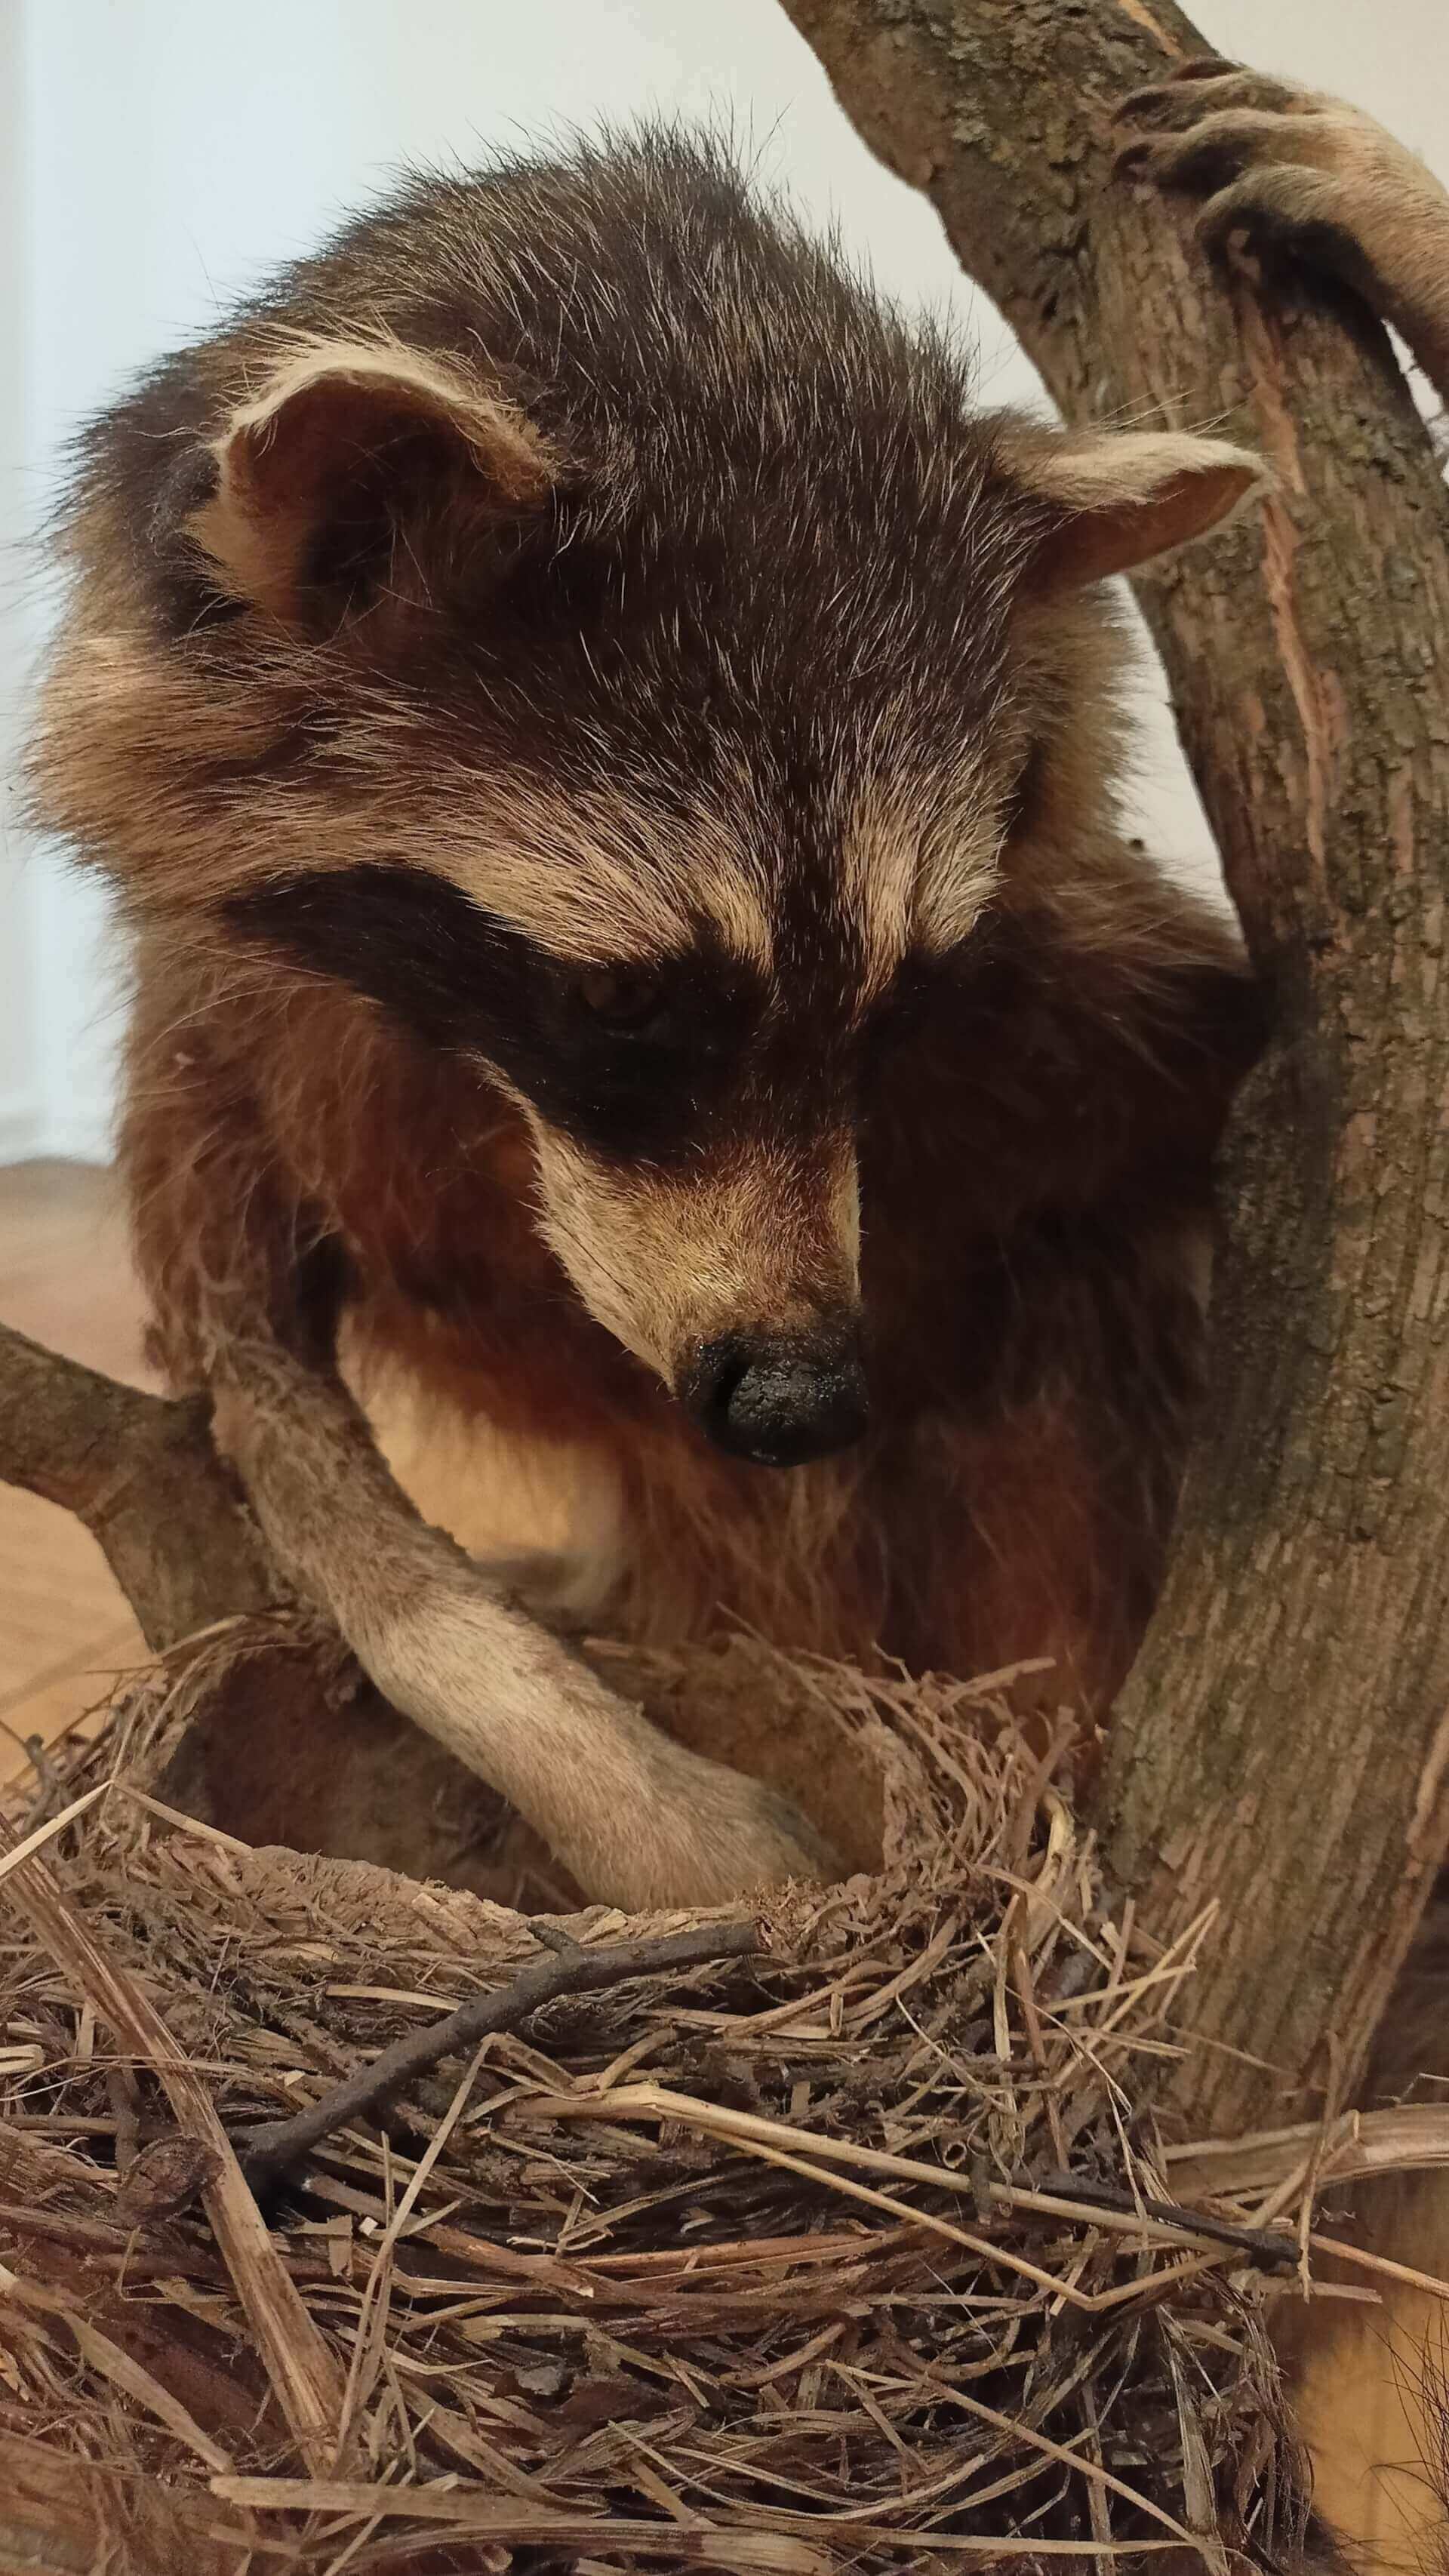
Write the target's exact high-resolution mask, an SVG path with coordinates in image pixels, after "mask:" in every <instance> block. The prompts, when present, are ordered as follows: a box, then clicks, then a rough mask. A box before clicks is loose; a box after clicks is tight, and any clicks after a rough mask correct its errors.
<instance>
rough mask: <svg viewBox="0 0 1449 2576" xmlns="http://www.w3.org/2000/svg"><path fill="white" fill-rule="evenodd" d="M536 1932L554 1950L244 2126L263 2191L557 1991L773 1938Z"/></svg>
mask: <svg viewBox="0 0 1449 2576" xmlns="http://www.w3.org/2000/svg"><path fill="white" fill-rule="evenodd" d="M538 1938H539V1940H540V1942H541V1943H542V1944H543V1945H544V1947H545V1949H546V1950H547V1951H549V1952H551V1953H552V1955H551V1956H548V1957H545V1958H542V1959H532V1960H530V1961H529V1963H528V1965H527V1966H526V1967H524V1968H521V1969H520V1970H519V1972H518V1975H517V1976H516V1977H515V1978H514V1979H513V1981H512V1983H511V1984H510V1985H506V1986H497V1987H495V1988H494V1989H493V1991H492V1992H491V1993H489V1994H486V1995H471V1996H470V1997H469V1999H468V2001H467V2003H465V2004H460V2005H459V2006H458V2009H457V2011H456V2012H450V2013H446V2014H445V2015H444V2016H443V2018H442V2020H441V2021H435V2022H430V2023H429V2025H428V2027H427V2028H426V2029H425V2030H420V2031H410V2032H408V2034H407V2035H406V2037H404V2038H402V2039H397V2040H394V2041H393V2044H392V2046H391V2047H390V2048H385V2049H383V2050H382V2052H381V2054H380V2055H379V2056H377V2057H375V2058H374V2059H373V2060H372V2062H371V2064H370V2065H368V2066H364V2067H359V2069H358V2071H357V2073H356V2074H355V2075H349V2076H348V2077H347V2079H346V2081H345V2082H344V2083H341V2084H337V2085H334V2086H333V2088H332V2090H331V2092H330V2093H324V2094H323V2095H322V2098H321V2100H320V2101H318V2102H314V2103H312V2104H311V2106H310V2107H309V2108H308V2109H307V2110H305V2111H298V2112H296V2113H295V2114H294V2116H293V2117H292V2118H291V2119H290V2120H269V2121H266V2122H264V2123H263V2124H261V2125H260V2126H259V2127H257V2128H254V2129H246V2130H243V2131H242V2132H241V2133H240V2135H239V2136H238V2137H237V2138H236V2140H235V2141H234V2143H235V2146H236V2150H237V2154H238V2156H239V2157H240V2159H241V2167H242V2171H243V2173H244V2174H245V2176H246V2179H247V2181H248V2183H249V2184H250V2185H251V2188H252V2191H253V2192H254V2193H255V2195H256V2197H257V2199H258V2200H259V2201H265V2200H266V2199H268V2198H269V2197H270V2196H271V2194H272V2193H273V2192H275V2191H276V2190H277V2189H278V2188H279V2187H280V2185H281V2184H282V2183H283V2182H285V2180H286V2178H287V2175H288V2174H289V2173H290V2172H291V2170H292V2168H293V2166H294V2165H296V2164H298V2163H300V2161H301V2159H302V2157H303V2156H305V2155H309V2154H310V2153H311V2151H312V2149H313V2148H314V2147H316V2146H320V2144H321V2142H322V2140H323V2139H324V2138H328V2137H330V2136H331V2135H332V2133H333V2131H334V2130H336V2129H342V2128H345V2127H346V2126H347V2125H348V2123H349V2122H350V2121H352V2120H355V2119H358V2118H359V2117H360V2116H361V2115H362V2114H363V2113H365V2112H368V2111H376V2110H377V2109H378V2108H379V2107H380V2105H381V2104H382V2103H384V2102H385V2101H386V2100H387V2099H388V2097H389V2096H390V2095H392V2094H394V2093H397V2092H399V2091H400V2090H401V2088H402V2086H403V2085H404V2084H410V2083H411V2082H412V2080H413V2078H414V2077H415V2076H418V2075H426V2074H427V2073H428V2071H429V2069H430V2068H432V2067H434V2066H436V2065H438V2063H439V2062H440V2060H441V2059H443V2058H445V2057H455V2056H457V2055H459V2054H460V2053H461V2052H462V2051H463V2050H465V2049H470V2048H476V2047H477V2045H478V2042H479V2040H480V2039H486V2038H487V2036H488V2034H489V2033H490V2031H498V2030H516V2029H517V2028H518V2025H519V2023H520V2022H523V2021H526V2020H527V2019H528V2016H529V2014H530V2013H534V2012H537V2011H538V2009H539V2006H540V2005H541V2004H549V2003H553V2002H554V2001H555V1999H556V1998H557V1997H558V1996H560V1995H580V1994H597V1993H598V1992H599V1991H600V1989H601V1988H603V1987H606V1986H618V1985H622V1984H623V1983H624V1981H625V1979H626V1978H629V1977H653V1976H659V1975H662V1974H664V1973H665V1972H666V1971H667V1970H669V1969H677V1968H699V1967H704V1966H705V1965H707V1964H708V1962H709V1961H711V1960H714V1959H740V1958H746V1957H748V1956H749V1955H750V1953H751V1952H753V1951H756V1950H763V1949H764V1948H765V1947H766V1946H767V1944H766V1939H765V1934H764V1931H763V1928H762V1926H761V1925H760V1924H759V1923H758V1922H757V1921H754V1920H752V1921H750V1922H748V1923H704V1924H699V1925H697V1926H694V1927H692V1928H691V1929H690V1930H688V1931H685V1932H667V1933H665V1934H664V1935H663V1936H662V1937H661V1938H660V1939H658V1940H655V1941H616V1942H613V1943H611V1944H610V1946H609V1947H608V1948H606V1949H590V1948H586V1947H585V1945H584V1944H583V1943H582V1942H578V1941H575V1940H573V1939H572V1937H571V1936H570V1935H569V1934H567V1933H565V1932H562V1931H561V1930H560V1929H559V1927H558V1926H557V1925H556V1924H552V1923H551V1924H549V1925H547V1927H545V1926H544V1925H542V1924H540V1925H539V1927H538Z"/></svg>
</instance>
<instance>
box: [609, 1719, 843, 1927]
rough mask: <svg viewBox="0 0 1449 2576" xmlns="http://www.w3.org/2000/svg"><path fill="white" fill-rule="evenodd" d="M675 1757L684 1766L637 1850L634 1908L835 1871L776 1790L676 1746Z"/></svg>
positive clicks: (713, 1901)
mask: <svg viewBox="0 0 1449 2576" xmlns="http://www.w3.org/2000/svg"><path fill="white" fill-rule="evenodd" d="M675 1760H676V1762H677V1763H678V1764H679V1765H681V1766H682V1768H681V1769H680V1770H679V1771H678V1772H675V1773H673V1776H672V1777H671V1779H670V1781H669V1785H668V1791H667V1796H666V1798H665V1801H664V1803H663V1806H662V1808H661V1811H660V1814H659V1816H658V1817H657V1819H654V1820H651V1823H650V1828H649V1849H648V1852H647V1855H646V1854H644V1853H641V1855H640V1858H641V1863H642V1871H641V1873H640V1874H639V1875H636V1882H635V1890H634V1894H633V1899H632V1901H633V1903H634V1904H635V1905H636V1906H640V1905H651V1906H654V1905H691V1906H694V1905H728V1904H731V1903H732V1902H733V1901H734V1900H735V1899H736V1898H738V1897H745V1896H752V1895H758V1894H762V1893H763V1892H764V1890H766V1889H767V1888H771V1887H779V1886H782V1885H783V1884H784V1882H785V1881H786V1880H787V1879H814V1880H820V1879H832V1878H839V1877H840V1875H841V1868H840V1863H839V1861H838V1860H837V1858H836V1856H835V1854H834V1853H833V1852H832V1851H831V1849H830V1847H829V1845H828V1843H826V1842H825V1841H823V1840H822V1838H821V1836H820V1835H819V1834H818V1833H817V1832H816V1830H815V1828H814V1826H813V1825H812V1824H811V1823H810V1820H809V1818H808V1817H807V1816H804V1815H802V1814H801V1812H800V1810H799V1808H798V1807H796V1806H795V1805H793V1804H792V1802H791V1800H790V1799H788V1798H784V1797H782V1796H781V1795H780V1793H779V1791H778V1790H777V1789H771V1788H769V1787H768V1786H767V1785H766V1783H765V1782H764V1781H763V1780H752V1779H750V1778H748V1777H747V1776H746V1774H745V1773H744V1772H742V1771H731V1770H729V1769H728V1768H727V1767H726V1766H725V1764H724V1763H722V1762H709V1761H706V1760H705V1759H704V1758H703V1757H702V1756H701V1755H699V1754H694V1753H685V1752H683V1751H682V1750H680V1749H678V1748H676V1752H675ZM671 1770H672V1771H673V1766H671ZM641 1821H642V1820H641Z"/></svg>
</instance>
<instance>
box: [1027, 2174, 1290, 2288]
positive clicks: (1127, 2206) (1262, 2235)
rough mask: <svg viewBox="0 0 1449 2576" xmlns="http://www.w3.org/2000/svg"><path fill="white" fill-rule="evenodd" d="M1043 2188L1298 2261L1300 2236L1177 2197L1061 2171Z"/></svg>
mask: <svg viewBox="0 0 1449 2576" xmlns="http://www.w3.org/2000/svg"><path fill="white" fill-rule="evenodd" d="M1038 2187H1039V2189H1041V2190H1042V2191H1048V2192H1060V2193H1061V2194H1062V2195H1063V2197H1064V2198H1065V2197H1067V2196H1068V2195H1069V2196H1070V2197H1071V2198H1072V2199H1073V2200H1080V2201H1085V2202H1086V2204H1087V2206H1088V2207H1089V2208H1092V2209H1110V2210H1113V2211H1116V2212H1119V2213H1120V2214H1121V2215H1122V2216H1123V2217H1124V2218H1139V2217H1140V2218H1156V2219H1160V2220H1161V2221H1162V2224H1163V2225H1164V2226H1166V2227H1180V2228H1181V2229H1182V2230H1183V2232H1184V2233H1185V2234H1187V2235H1191V2236H1206V2237H1209V2238H1210V2239H1211V2240H1212V2242H1213V2243H1214V2244H1215V2245H1232V2246H1235V2247H1237V2248H1239V2249H1240V2250H1241V2252H1243V2253H1244V2254H1251V2256H1252V2258H1253V2260H1254V2262H1255V2263H1262V2264H1264V2265H1266V2266H1268V2267H1270V2268H1271V2267H1274V2266H1281V2265H1287V2266H1288V2267H1289V2268H1292V2267H1293V2266H1294V2265H1296V2263H1297V2261H1298V2253H1299V2249H1298V2239H1297V2237H1296V2236H1285V2235H1283V2234H1281V2233H1280V2234H1277V2235H1274V2234H1273V2233H1272V2232H1271V2231H1270V2230H1269V2229H1268V2228H1266V2227H1235V2226H1234V2225H1233V2223H1232V2221H1231V2219H1227V2218H1210V2217H1209V2216H1208V2215H1207V2213H1206V2211H1205V2210H1201V2209H1187V2208H1184V2206H1183V2205H1182V2203H1181V2202H1180V2201H1176V2200H1150V2199H1148V2198H1147V2196H1146V2194H1145V2193H1141V2192H1138V2193H1133V2192H1130V2191H1120V2190H1118V2189H1117V2188H1116V2186H1115V2185H1114V2184H1112V2183H1106V2182H1087V2181H1085V2180H1084V2179H1083V2177H1082V2175H1081V2174H1061V2175H1058V2176H1057V2177H1055V2178H1054V2179H1053V2178H1052V2177H1050V2176H1049V2177H1048V2179H1047V2180H1046V2181H1045V2182H1044V2183H1042V2184H1040V2185H1039V2186H1038Z"/></svg>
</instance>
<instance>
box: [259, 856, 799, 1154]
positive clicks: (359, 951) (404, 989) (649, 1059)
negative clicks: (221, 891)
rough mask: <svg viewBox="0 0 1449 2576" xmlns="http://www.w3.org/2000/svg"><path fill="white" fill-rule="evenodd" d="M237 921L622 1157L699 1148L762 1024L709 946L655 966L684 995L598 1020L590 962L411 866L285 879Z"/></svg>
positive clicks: (734, 973) (734, 975)
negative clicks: (641, 1014) (652, 1008)
mask: <svg viewBox="0 0 1449 2576" xmlns="http://www.w3.org/2000/svg"><path fill="white" fill-rule="evenodd" d="M223 917H224V919H225V921H226V924H227V927H228V928H229V929H230V930H231V931H233V932H234V933H236V934H237V935H239V936H240V937H243V938H246V939H249V940H260V941H262V942H264V943H265V944H266V945H267V946H268V947H270V948H273V949H275V950H276V951H278V952H279V954H281V955H282V956H284V957H286V958H289V959H290V960H291V962H292V963H293V964H294V965H298V966H302V967H305V968H307V969H309V970H310V971H311V972H313V973H314V974H320V975H327V976H332V977H335V978H337V979H339V980H340V981H342V982H344V983H347V984H350V985H351V986H352V987H353V988H354V990H355V991H357V992H359V993H364V994H366V995H367V997H368V998H369V1000H371V1001H374V1002H376V1003H377V1004H378V1005H379V1006H380V1008H381V1009H383V1010H384V1011H386V1012H387V1013H388V1014H389V1015H390V1016H391V1017H392V1018H393V1019H395V1020H397V1021H399V1022H400V1023H401V1024H402V1025H403V1026H404V1027H406V1028H408V1029H409V1030H411V1031H412V1033H413V1035H414V1036H415V1037H418V1038H420V1039H421V1040H422V1041H423V1043H424V1044H425V1045H427V1046H430V1047H434V1048H437V1049H439V1050H441V1051H443V1052H448V1053H457V1052H460V1051H462V1050H465V1049H466V1050H468V1051H470V1052H473V1053H477V1054H479V1055H481V1056H483V1057H485V1058H486V1059H487V1060H488V1061H489V1062H490V1063H492V1064H496V1065H497V1066H498V1068H499V1070H500V1071H501V1072H503V1073H505V1074H506V1075H507V1076H508V1078H509V1080H510V1081H512V1082H514V1083H516V1084H517V1086H518V1088H519V1090H520V1091H521V1092H523V1094H524V1096H525V1097H526V1098H527V1099H528V1100H530V1101H532V1103H533V1105H534V1106H535V1108H536V1109H537V1110H538V1111H539V1113H540V1115H541V1116H543V1117H545V1118H547V1119H549V1120H550V1121H551V1122H552V1123H553V1124H555V1125H557V1126H560V1127H563V1128H566V1129H567V1130H569V1131H570V1132H571V1133H572V1134H574V1135H576V1136H578V1137H579V1138H580V1139H581V1140H582V1141H584V1142H586V1143H588V1144H590V1145H592V1146H594V1147H595V1148H596V1149H597V1150H600V1151H603V1152H606V1153H611V1154H616V1155H619V1156H621V1157H628V1156H630V1155H641V1154H649V1155H651V1156H653V1157H655V1158H663V1157H667V1156H668V1155H669V1154H670V1153H671V1151H679V1152H683V1151H686V1150H687V1149H688V1147H689V1145H690V1143H691V1142H692V1141H695V1140H697V1139H698V1136H699V1134H700V1131H701V1126H702V1124H703V1123H704V1122H707V1121H708V1119H709V1118H710V1117H711V1115H712V1114H718V1111H719V1109H720V1107H721V1105H722V1104H723V1102H724V1100H725V1098H726V1096H727V1094H728V1092H729V1089H730V1088H731V1083H732V1078H733V1077H734V1075H735V1074H736V1073H737V1070H738V1066H739V1062H740V1058H741V1054H742V1050H743V1048H744V1045H745V1042H746V1040H747V1037H748V1032H749V1029H750V1026H751V1025H752V1021H753V1017H754V1011H753V1008H752V1002H753V999H754V997H753V996H751V995H750V994H749V993H748V992H747V991H746V990H745V989H744V986H743V982H742V978H741V974H740V970H739V969H738V967H737V966H736V965H735V964H734V963H733V961H729V960H726V959H724V958H723V957H718V956H715V955H713V954H711V953H710V950H709V947H708V944H707V939H706V938H705V937H704V936H703V935H702V937H701V943H700V946H699V948H698V950H697V951H694V952H692V953H691V954H690V955H688V956H685V957H679V958H672V959H662V960H660V961H658V964H657V966H654V965H651V973H653V974H656V975H657V977H658V981H659V985H660V988H661V990H667V991H668V993H669V994H670V995H671V996H672V997H673V998H672V1001H671V1006H670V1007H669V1008H668V1009H667V1010H664V1011H662V1012H660V1013H658V1014H656V1015H655V1017H654V1018H652V1019H651V1020H650V1022H649V1023H648V1024H647V1026H645V1027H644V1028H642V1029H640V1030H637V1031H636V1030H633V1029H631V1028H629V1027H627V1026H612V1025H610V1024H608V1023H607V1022H606V1021H604V1022H601V1021H600V1019H599V1018H598V1016H597V1014H595V1013H591V1012H590V1011H589V1010H588V1009H587V1008H586V1007H583V1006H582V1005H581V1003H580V997H579V990H578V986H579V975H578V970H577V969H572V968H569V967H566V966H563V965H561V964H560V963H559V961H558V960H557V959H555V958H551V957H549V956H548V955H547V954H546V953H545V952H544V951H543V950H541V949H540V948H538V947H536V946H535V945H534V943H533V942H532V941H531V940H529V939H526V938H525V937H524V936H523V934H522V932H521V931H518V930H515V929H514V928H513V927H512V926H511V925H510V924H509V923H507V922H504V921H500V920H499V919H498V918H497V916H496V915H494V914H492V913H489V912H485V911H484V910H483V909H482V907H481V906H480V905H478V904H475V903H473V902H471V901H470V900H469V898H468V896H467V895H465V894H463V893H462V892H461V891H460V889H459V888H458V887H456V886H452V885H449V884H447V883H446V882H445V881H443V880H442V879H440V878H438V877H434V876H429V875H425V874H423V873H422V872H421V871H414V870H412V869H410V868H399V867H384V866H371V865H363V866H359V867H355V868H343V869H333V870H329V871H327V872H326V873H324V874H321V875H318V876H315V877H286V878H278V879H275V880H274V881H273V882H272V883H270V884H268V885H265V886H260V887H258V888H256V889H255V890H254V891H253V892H251V893H249V894H245V895H239V896H236V897H234V898H233V899H232V901H231V902H229V903H228V904H226V905H225V906H224V907H223Z"/></svg>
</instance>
